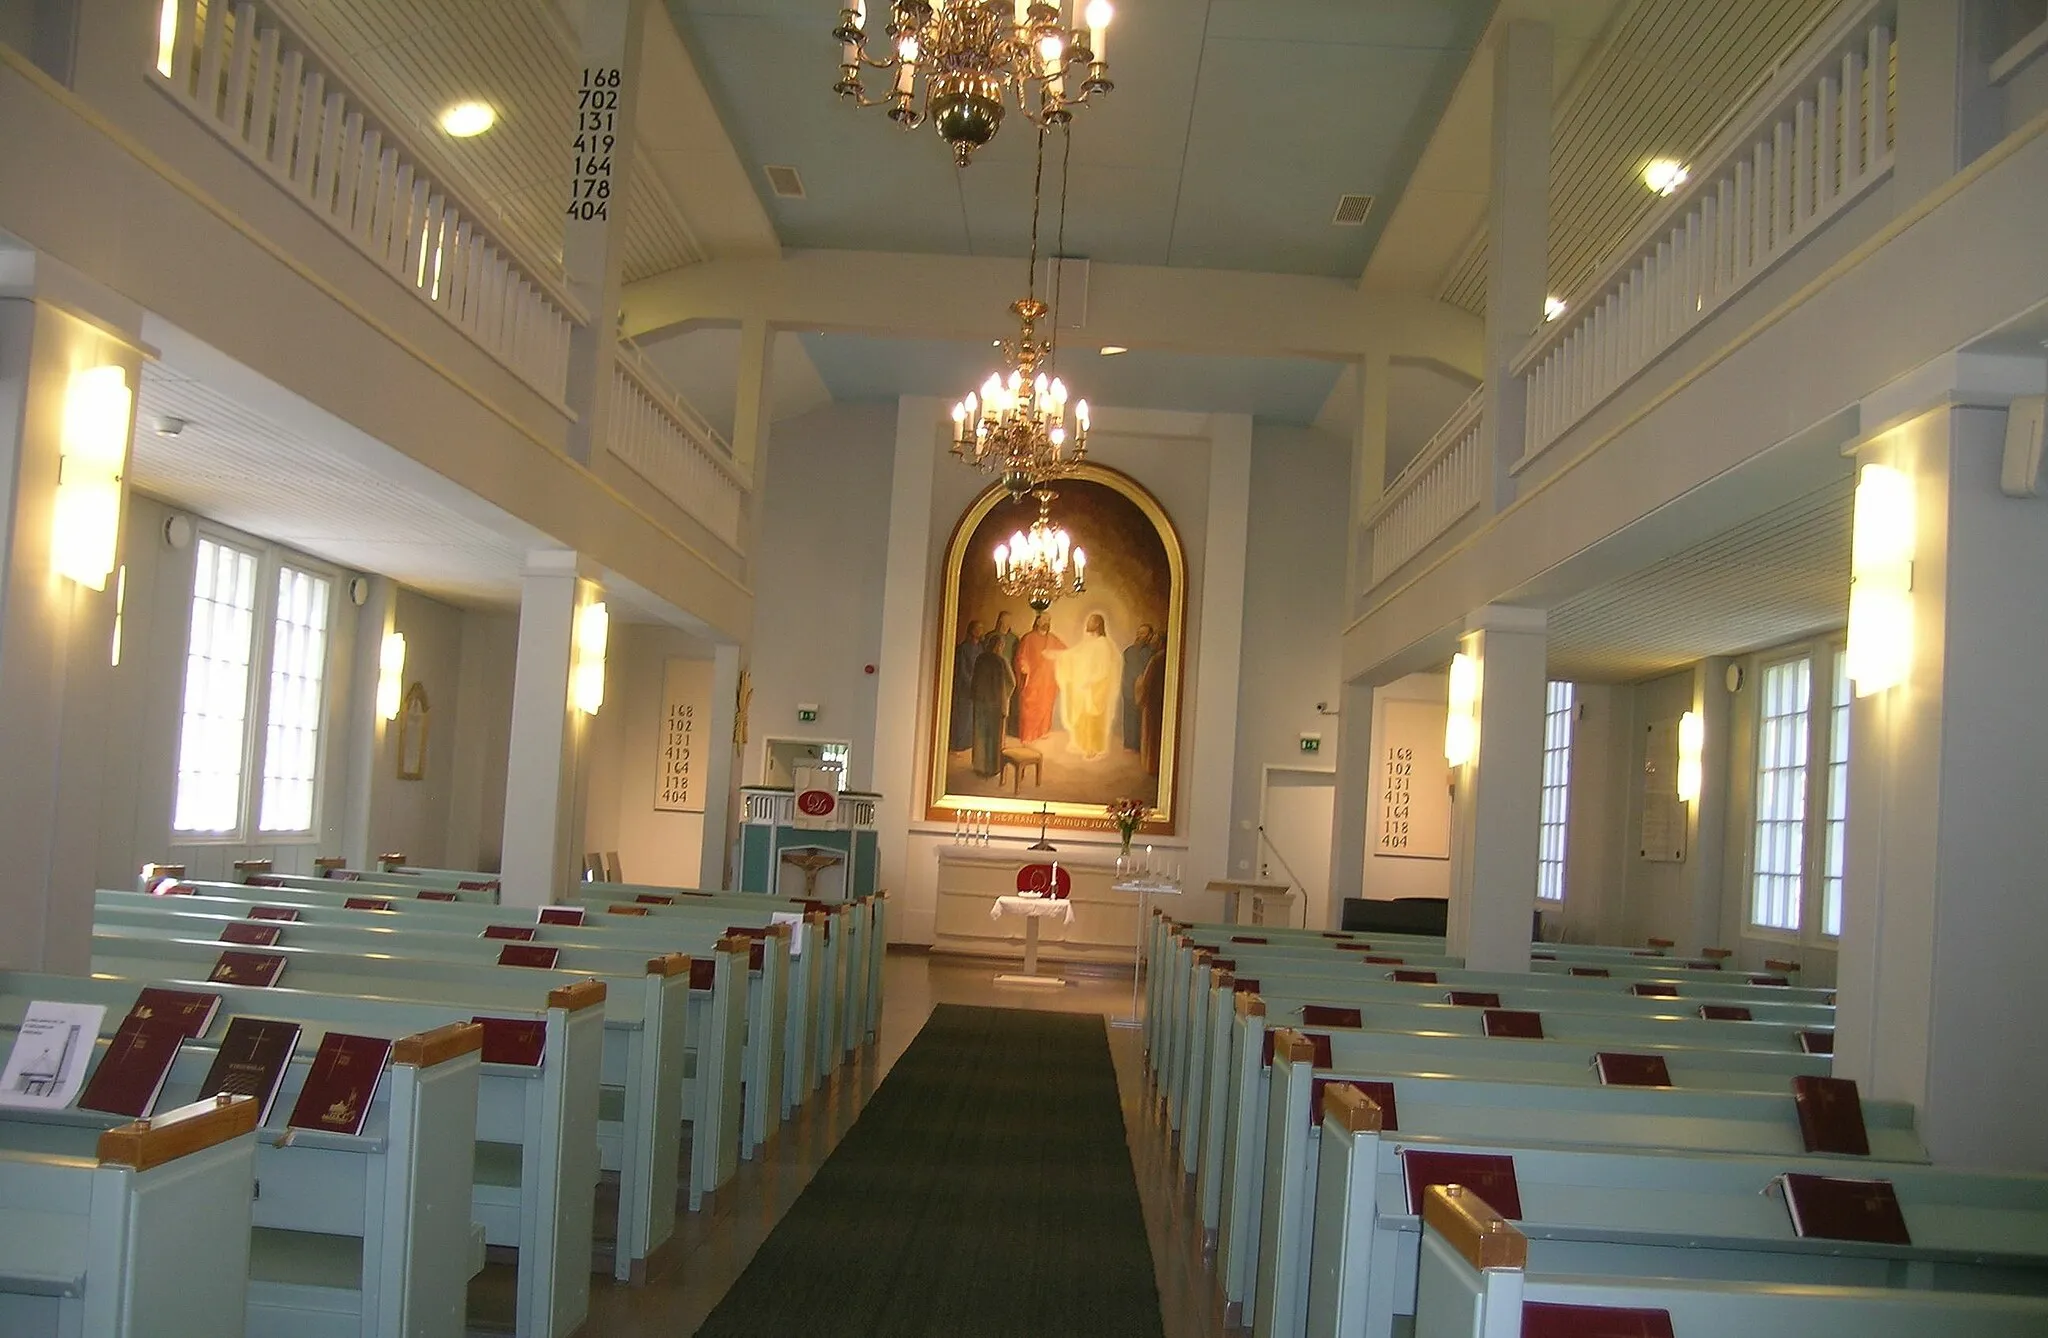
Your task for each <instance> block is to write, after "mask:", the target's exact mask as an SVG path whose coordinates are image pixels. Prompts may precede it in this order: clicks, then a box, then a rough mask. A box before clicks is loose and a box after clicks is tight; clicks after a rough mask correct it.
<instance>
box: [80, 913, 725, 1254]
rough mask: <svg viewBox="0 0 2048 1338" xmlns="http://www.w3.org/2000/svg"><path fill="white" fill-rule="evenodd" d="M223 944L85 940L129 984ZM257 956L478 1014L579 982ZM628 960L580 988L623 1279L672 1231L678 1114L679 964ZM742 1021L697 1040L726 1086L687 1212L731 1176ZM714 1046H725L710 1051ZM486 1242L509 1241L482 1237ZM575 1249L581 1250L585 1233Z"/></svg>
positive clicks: (99, 933)
mask: <svg viewBox="0 0 2048 1338" xmlns="http://www.w3.org/2000/svg"><path fill="white" fill-rule="evenodd" d="M172 900H181V899H178V898H174V899H172ZM223 946H224V945H222V944H221V943H219V942H218V941H216V940H214V939H210V938H203V937H167V936H163V935H161V934H159V933H156V932H153V931H152V930H150V929H147V928H144V929H131V930H129V931H127V932H125V933H120V932H112V931H110V930H109V929H98V930H96V931H95V933H94V936H93V969H94V971H95V972H98V973H105V974H113V975H120V976H128V977H133V978H144V977H148V976H151V975H164V976H170V977H174V978H180V979H184V980H189V981H195V982H203V981H204V980H205V978H206V975H207V972H208V971H209V970H210V968H211V966H212V964H213V962H214V960H215V959H216V958H217V957H218V956H219V954H220V952H221V950H222V948H223ZM261 951H262V952H265V953H274V954H277V955H280V956H283V957H284V958H285V959H286V961H287V963H288V964H287V966H286V968H285V975H284V976H283V977H282V980H283V981H284V982H285V983H286V984H287V985H289V986H290V987H291V988H293V989H297V990H312V991H320V992H323V993H328V994H338V995H344V996H352V995H373V996H380V997H386V998H392V997H395V998H401V999H419V1000H425V1001H432V1002H440V1003H450V1004H458V1005H465V1006H468V1007H470V1008H472V1009H475V1010H478V1011H481V1012H485V1013H490V1012H494V1011H496V1010H498V1009H500V1008H503V1007H506V1006H514V1007H516V1006H518V1005H520V1004H521V1003H522V1002H526V1003H530V1002H532V1001H533V1000H535V999H536V998H538V997H539V995H540V993H541V992H542V991H544V990H547V989H549V988H560V989H570V988H574V987H576V986H578V985H579V984H580V983H582V982H583V981H584V980H585V976H583V975H581V974H579V973H576V972H570V971H544V970H537V969H532V968H515V967H501V966H498V965H496V964H495V963H494V962H489V961H470V962H465V961H459V960H457V959H455V958H454V957H441V958H433V957H427V956H421V955H406V956H398V957H386V956H381V955H371V954H368V953H363V952H355V953H350V952H341V951H336V952H323V951H320V950H317V949H310V948H293V947H289V946H287V945H285V944H282V943H280V944H278V945H277V946H275V947H269V948H263V949H261ZM744 951H745V944H744V943H743V942H740V941H734V942H732V943H730V944H728V945H727V946H726V947H725V948H723V949H721V951H720V953H719V954H718V955H717V958H716V960H718V961H720V962H721V963H723V964H724V965H723V970H724V971H725V972H726V973H727V975H726V977H725V979H726V984H725V985H724V988H723V990H721V991H720V992H719V993H720V995H721V997H726V998H729V999H731V1000H734V1001H736V1000H737V999H738V998H739V997H743V991H741V990H739V988H738V986H737V981H738V980H739V979H740V977H739V974H738V973H739V971H740V970H742V969H743V968H740V967H737V966H735V965H734V964H733V962H732V960H731V959H732V956H733V955H734V954H738V953H743V952H744ZM742 960H743V959H742ZM640 961H641V964H642V968H643V969H642V971H641V973H640V974H636V975H630V976H628V975H618V974H605V975H601V976H599V977H597V978H595V980H593V981H592V983H594V984H596V985H597V987H598V988H599V989H600V990H601V991H605V992H608V993H609V999H608V1001H607V1000H604V999H602V998H601V1000H600V1001H601V1002H605V1004H606V1006H605V1007H604V1008H603V1009H601V1010H600V1014H601V1017H600V1021H599V1032H600V1041H599V1074H598V1077H597V1079H596V1081H597V1083H599V1084H601V1085H602V1086H604V1087H609V1088H612V1089H615V1090H618V1091H620V1092H622V1093H623V1099H622V1100H620V1101H618V1102H617V1103H616V1104H614V1105H612V1106H611V1107H610V1108H609V1109H605V1108H604V1102H603V1100H602V1097H601V1096H600V1095H599V1094H598V1093H597V1092H596V1091H595V1090H593V1097H594V1098H596V1099H597V1100H598V1102H599V1107H600V1113H599V1114H598V1116H597V1129H598V1131H599V1136H600V1137H599V1141H600V1145H602V1144H603V1142H604V1141H605V1140H606V1139H607V1138H612V1137H614V1135H613V1134H612V1130H613V1129H614V1128H616V1129H617V1134H616V1135H615V1138H616V1142H615V1146H616V1147H617V1148H618V1153H617V1155H618V1159H619V1161H618V1167H619V1171H620V1181H619V1206H618V1235H617V1237H616V1241H617V1244H616V1247H615V1251H614V1258H613V1272H614V1274H615V1275H616V1276H618V1277H620V1278H621V1279H627V1278H631V1277H633V1276H635V1269H636V1267H637V1268H639V1269H640V1270H642V1271H644V1267H645V1262H646V1260H647V1258H648V1256H649V1255H650V1254H651V1252H652V1251H653V1250H654V1249H655V1248H657V1247H659V1246H660V1245H661V1244H662V1243H663V1241H664V1240H665V1239H666V1234H667V1233H663V1232H662V1228H663V1227H664V1225H666V1227H667V1229H668V1233H672V1231H673V1226H674V1215H673V1205H674V1203H675V1199H676V1192H675V1185H674V1179H673V1177H674V1174H675V1171H674V1168H675V1167H676V1165H677V1162H678V1159H679V1155H680V1143H681V1127H682V1118H683V1114H682V1107H683V1099H684V1073H685V1033H686V1015H687V1011H688V1004H689V976H688V971H689V963H688V961H687V960H686V959H684V958H682V957H680V956H670V957H663V958H655V959H652V960H648V959H645V958H642V959H640ZM727 1006H728V1008H730V1007H731V1006H732V1005H731V1004H730V1003H729V1004H728V1005H727ZM743 1023H744V1019H741V1020H740V1022H738V1023H730V1024H728V1025H727V1028H726V1030H725V1032H724V1033H722V1036H719V1037H711V1038H709V1044H707V1046H706V1047H703V1052H704V1053H707V1054H708V1055H709V1056H710V1057H711V1058H712V1059H714V1060H715V1061H716V1062H719V1063H721V1064H722V1065H723V1067H722V1069H721V1070H720V1071H721V1073H722V1075H723V1077H722V1081H721V1085H720V1091H721V1093H723V1092H724V1091H725V1089H726V1088H727V1087H729V1088H730V1089H731V1091H730V1095H729V1096H728V1097H726V1098H725V1099H724V1100H723V1101H722V1102H721V1105H720V1106H719V1107H718V1108H716V1109H709V1108H707V1112H706V1116H705V1119H706V1123H705V1124H704V1125H703V1127H702V1129H701V1130H700V1131H699V1136H701V1137H703V1138H705V1139H715V1142H713V1145H712V1146H713V1149H714V1153H715V1155H714V1159H713V1169H714V1173H715V1174H716V1176H717V1179H716V1181H715V1182H713V1184H711V1185H701V1184H694V1183H693V1184H692V1185H691V1187H690V1193H691V1206H692V1207H693V1208H694V1207H696V1206H697V1205H698V1204H699V1203H700V1202H701V1196H702V1194H703V1193H704V1192H706V1191H708V1189H710V1188H714V1187H715V1186H716V1185H717V1184H723V1183H724V1181H725V1180H726V1179H727V1178H729V1177H730V1175H731V1174H732V1172H733V1170H735V1169H737V1164H738V1153H737V1136H736V1135H737V1125H738V1119H739V1109H738V1098H739V1091H738V1086H739V1084H738V1079H739V1074H738V1072H737V1063H736V1056H737V1052H738V1049H739V1046H740V1044H741V1041H742V1038H743V1036H744V1031H743ZM721 1039H722V1040H723V1042H724V1046H725V1048H718V1046H717V1042H718V1041H719V1040H721ZM694 1141H695V1140H694V1139H693V1143H694ZM600 1155H601V1156H602V1154H600ZM481 1160H483V1159H480V1161H481ZM592 1183H593V1184H594V1183H595V1171H594V1170H593V1173H592ZM585 1221H586V1223H587V1221H588V1218H587V1216H586V1218H585ZM658 1233H659V1234H658ZM493 1243H510V1242H509V1241H504V1240H500V1239H497V1238H494V1239H493ZM584 1244H585V1251H586V1253H587V1252H588V1249H589V1237H588V1235H586V1236H585V1237H584Z"/></svg>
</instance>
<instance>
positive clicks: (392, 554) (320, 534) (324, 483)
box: [129, 363, 529, 604]
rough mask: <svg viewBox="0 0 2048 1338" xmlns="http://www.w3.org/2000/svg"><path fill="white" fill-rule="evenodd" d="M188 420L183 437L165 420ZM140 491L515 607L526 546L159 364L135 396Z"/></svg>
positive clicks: (311, 549)
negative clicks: (164, 428)
mask: <svg viewBox="0 0 2048 1338" xmlns="http://www.w3.org/2000/svg"><path fill="white" fill-rule="evenodd" d="M165 417H171V418H177V419H182V420H184V427H183V429H182V430H181V431H179V432H178V433H177V434H176V435H164V434H161V433H159V432H158V431H157V430H156V424H157V422H158V420H159V419H161V418H165ZM129 478H130V480H131V481H132V482H133V484H134V486H135V487H137V488H138V489H140V490H141V491H143V492H146V493H148V494H150V495H151V496H154V497H158V498H161V499H162V500H164V501H166V502H169V503H171V504H172V505H174V506H178V507H182V508H184V509H186V510H189V511H192V512H194V513H196V514H198V515H200V516H204V517H208V518H211V519H213V520H217V521H219V522H220V523H222V524H224V525H229V526H233V527H234V528H236V529H239V530H244V531H247V532H248V533H251V534H255V535H258V536H260V537H262V538H266V539H270V540H273V541H274V542H277V543H281V544H285V545H288V546H290V547H293V548H297V549H300V550H302V551H304V552H307V553H310V554H312V555H313V556H315V557H320V558H325V559H326V560H328V561H330V562H333V563H336V564H337V565H340V566H343V567H348V568H353V569H355V570H359V571H366V572H376V573H381V574H383V575H387V576H390V577H392V578H393V579H395V580H398V581H400V582H402V583H403V584H405V585H408V586H411V587H413V588H414V589H417V590H420V591H423V592H425V593H427V594H430V595H434V596H436V597H437V598H441V599H447V600H450V601H451V602H455V603H462V604H477V603H487V604H516V603H517V602H518V599H519V580H520V572H521V570H522V568H523V567H524V565H525V554H526V550H527V547H528V546H529V543H528V542H527V541H522V540H521V539H519V538H517V537H510V536H508V535H506V534H501V533H499V532H498V531H496V530H493V529H491V528H490V527H488V526H486V525H482V524H479V523H478V522H476V521H475V520H473V519H471V518H469V517H467V516H465V515H463V514H461V513H460V512H457V511H455V510H453V509H451V508H449V507H446V506H443V505H440V504H438V503H436V502H434V501H432V500H430V499H428V498H426V497H424V496H422V495H421V494H420V493H419V492H418V491H417V490H415V489H411V488H407V487H404V486H401V485H399V484H398V483H396V482H394V481H393V480H392V479H391V478H389V477H386V476H384V475H382V474H379V473H377V472H376V471H375V470H373V469H371V468H369V467H367V466H366V465H364V464H362V463H360V462H358V461H356V460H353V459H351V458H349V457H348V456H346V455H343V454H341V453H339V452H337V451H334V450H330V449H327V448H325V447H322V446H320V445H318V444H316V443H314V442H312V441H309V440H307V439H306V438H304V437H302V436H299V435H296V434H293V433H290V432H288V431H286V430H285V429H283V428H281V427H279V426H278V425H277V424H275V423H273V422H270V421H269V420H267V419H265V418H262V417H259V416H258V415H256V414H254V413H252V412H250V411H249V410H247V409H244V408H243V407H242V406H241V405H240V404H238V403H236V402H235V401H233V400H231V399H228V398H227V397H225V396H223V395H221V394H219V393H217V392H216V391H214V390H213V389H212V388H211V387H209V386H207V385H205V384H203V383H202V382H199V381H195V380H191V379H189V378H186V377H184V376H183V375H181V374H180V373H178V372H176V371H174V370H172V369H170V368H168V367H165V366H164V365H163V364H161V363H151V364H147V365H146V366H145V367H144V370H143V375H142V386H141V390H140V392H139V393H138V395H137V397H136V434H135V453H134V457H133V459H132V461H131V463H130V465H129Z"/></svg>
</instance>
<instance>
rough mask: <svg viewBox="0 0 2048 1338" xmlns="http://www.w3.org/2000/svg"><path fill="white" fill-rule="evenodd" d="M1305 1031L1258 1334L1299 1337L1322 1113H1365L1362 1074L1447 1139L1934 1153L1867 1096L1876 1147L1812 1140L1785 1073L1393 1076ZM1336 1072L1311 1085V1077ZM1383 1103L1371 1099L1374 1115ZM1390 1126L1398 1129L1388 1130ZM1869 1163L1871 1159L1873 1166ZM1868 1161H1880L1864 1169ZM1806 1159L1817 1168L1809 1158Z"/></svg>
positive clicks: (1287, 1076)
mask: <svg viewBox="0 0 2048 1338" xmlns="http://www.w3.org/2000/svg"><path fill="white" fill-rule="evenodd" d="M1313 1056H1314V1047H1313V1046H1311V1045H1310V1044H1309V1042H1308V1041H1307V1040H1306V1039H1305V1038H1304V1037H1303V1036H1302V1035H1301V1033H1299V1032H1294V1031H1290V1030H1286V1029H1281V1030H1279V1031H1276V1032H1275V1033H1274V1043H1273V1069H1272V1079H1271V1087H1270V1090H1271V1095H1270V1098H1269V1101H1268V1104H1267V1111H1266V1117H1265V1120H1264V1126H1265V1129H1264V1134H1263V1140H1264V1145H1263V1149H1262V1156H1261V1163H1262V1166H1263V1182H1262V1183H1263V1189H1262V1198H1261V1200H1260V1206H1259V1235H1258V1261H1257V1263H1258V1268H1257V1279H1256V1282H1255V1284H1254V1286H1253V1289H1252V1296H1253V1298H1254V1304H1253V1306H1252V1313H1253V1315H1254V1319H1253V1324H1252V1329H1253V1332H1254V1333H1255V1334H1256V1335H1258V1338H1298V1335H1300V1334H1301V1333H1302V1331H1303V1324H1304V1323H1305V1321H1306V1318H1307V1315H1306V1311H1307V1297H1308V1234H1309V1228H1310V1225H1311V1223H1312V1221H1313V1219H1314V1212H1315V1197H1314V1196H1315V1187H1316V1183H1317V1169H1318V1166H1319V1164H1320V1154H1321V1144H1322V1128H1323V1125H1324V1123H1325V1122H1328V1121H1331V1120H1335V1121H1337V1122H1346V1121H1349V1122H1350V1123H1352V1124H1353V1125H1356V1124H1357V1122H1358V1121H1357V1119H1356V1118H1354V1117H1355V1115H1356V1113H1357V1112H1359V1111H1360V1110H1362V1109H1363V1107H1364V1105H1365V1104H1366V1098H1364V1097H1363V1096H1362V1095H1361V1094H1360V1092H1359V1090H1358V1089H1356V1088H1349V1087H1344V1086H1340V1085H1337V1084H1338V1081H1339V1080H1341V1078H1343V1077H1346V1076H1356V1077H1360V1078H1370V1079H1378V1080H1382V1081H1387V1082H1390V1083H1391V1084H1392V1086H1393V1088H1394V1103H1393V1104H1394V1108H1395V1110H1396V1111H1397V1112H1398V1114H1399V1119H1400V1129H1399V1131H1398V1133H1399V1136H1400V1137H1401V1138H1402V1139H1403V1140H1404V1141H1406V1142H1409V1143H1416V1142H1429V1141H1432V1140H1449V1141H1453V1142H1477V1143H1490V1144H1499V1145H1503V1146H1517V1147H1598V1148H1652V1149H1659V1148H1661V1149H1667V1150H1679V1151H1688V1152H1735V1153H1749V1154H1755V1155H1764V1156H1777V1157H1786V1158H1797V1159H1800V1160H1802V1161H1805V1162H1814V1163H1818V1164H1819V1169H1821V1170H1822V1171H1823V1172H1824V1173H1826V1174H1832V1175H1847V1176H1864V1175H1882V1174H1884V1173H1885V1168H1886V1166H1887V1165H1888V1164H1891V1163H1903V1164H1923V1165H1924V1164H1925V1163H1926V1161H1927V1150H1926V1148H1925V1147H1924V1146H1923V1145H1922V1144H1921V1142H1920V1139H1919V1136H1918V1134H1917V1133H1915V1131H1914V1127H1913V1126H1914V1121H1913V1108H1912V1106H1911V1105H1909V1104H1908V1103H1906V1102H1902V1101H1871V1102H1864V1103H1862V1111H1863V1119H1864V1123H1865V1129H1866V1132H1867V1134H1868V1135H1869V1141H1870V1148H1871V1151H1870V1154H1869V1155H1867V1156H1849V1155H1841V1156H1828V1155H1823V1154H1813V1153H1808V1152H1807V1151H1806V1144H1805V1139H1804V1138H1803V1136H1802V1135H1801V1133H1800V1126H1799V1115H1798V1110H1797V1108H1796V1107H1795V1106H1794V1104H1793V1101H1792V1093H1791V1090H1790V1088H1789V1087H1788V1088H1787V1089H1785V1090H1784V1091H1782V1092H1780V1093H1778V1094H1776V1095H1771V1094H1767V1093H1761V1092H1701V1091H1686V1090H1683V1089H1681V1088H1675V1087H1670V1088H1649V1087H1601V1088H1596V1087H1587V1086H1565V1085H1562V1084H1548V1083H1519V1082H1482V1081H1470V1080H1464V1079H1459V1078H1454V1077H1419V1076H1412V1075H1395V1076H1391V1077H1389V1076H1386V1075H1382V1074H1380V1073H1378V1072H1374V1071H1370V1070H1368V1071H1365V1072H1359V1073H1355V1074H1354V1073H1346V1071H1345V1070H1342V1069H1318V1068H1316V1067H1315V1066H1314V1063H1313ZM1324 1082H1328V1083H1329V1084H1330V1085H1328V1086H1325V1087H1324V1090H1323V1092H1322V1094H1321V1100H1320V1101H1318V1100H1317V1099H1316V1087H1317V1085H1318V1084H1319V1083H1324ZM1381 1114H1382V1112H1379V1111H1374V1112H1373V1114H1372V1116H1371V1118H1372V1119H1373V1120H1378V1119H1379V1118H1380V1116H1381ZM1385 1132H1387V1133H1388V1134H1390V1135H1391V1134H1393V1133H1394V1132H1395V1131H1392V1130H1387V1131H1385ZM1873 1167H1874V1168H1873ZM1859 1168H1873V1169H1859ZM1801 1169H1815V1168H1814V1167H1811V1166H1802V1167H1801Z"/></svg>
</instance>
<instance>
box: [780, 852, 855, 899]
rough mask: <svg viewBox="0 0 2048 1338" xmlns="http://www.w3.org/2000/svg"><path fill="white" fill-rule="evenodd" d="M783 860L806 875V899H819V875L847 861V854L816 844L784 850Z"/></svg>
mask: <svg viewBox="0 0 2048 1338" xmlns="http://www.w3.org/2000/svg"><path fill="white" fill-rule="evenodd" d="M782 862H783V863H784V864H788V865H790V866H792V867H794V868H796V869H797V870H799V871H800V872H801V873H802V874H803V876H804V900H805V901H816V900H817V899H818V875H819V874H821V873H823V872H824V871H825V870H827V869H830V868H833V867H835V866H837V865H841V864H844V863H846V856H844V855H842V854H839V853H838V852H837V851H833V850H820V849H818V848H817V847H816V846H804V847H800V848H798V849H795V850H785V851H783V852H782Z"/></svg>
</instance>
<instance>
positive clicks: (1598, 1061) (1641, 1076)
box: [1593, 1050, 1671, 1087]
mask: <svg viewBox="0 0 2048 1338" xmlns="http://www.w3.org/2000/svg"><path fill="white" fill-rule="evenodd" d="M1593 1071H1594V1072H1595V1073H1597V1074H1599V1075H1600V1085H1601V1086H1602V1087H1669V1086H1671V1069H1670V1066H1669V1065H1667V1064H1665V1062H1664V1056H1662V1055H1629V1054H1622V1053H1621V1052H1619V1051H1615V1050H1602V1051H1599V1052H1598V1053H1597V1054H1595V1055H1594V1056H1593Z"/></svg>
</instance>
